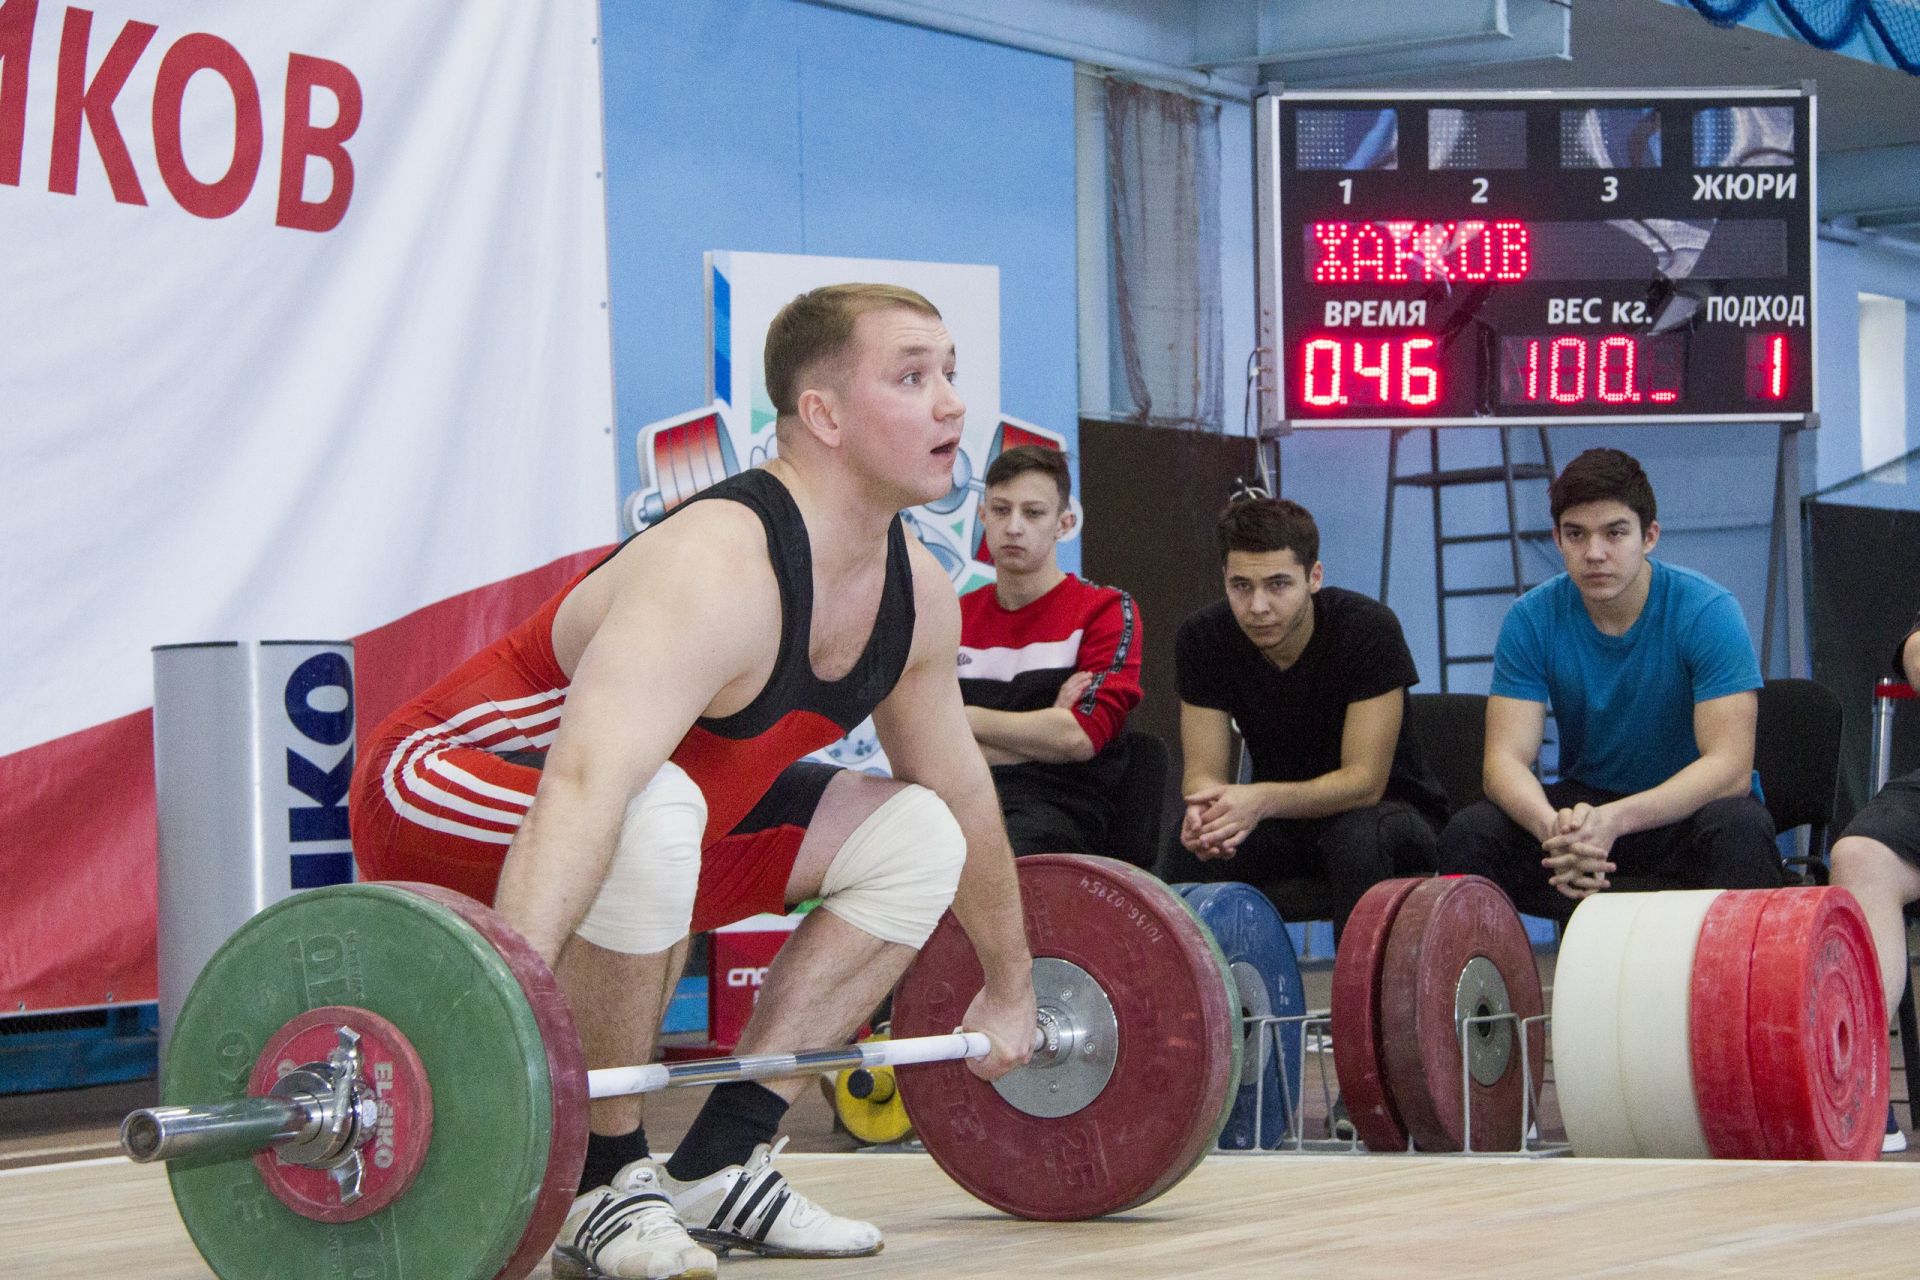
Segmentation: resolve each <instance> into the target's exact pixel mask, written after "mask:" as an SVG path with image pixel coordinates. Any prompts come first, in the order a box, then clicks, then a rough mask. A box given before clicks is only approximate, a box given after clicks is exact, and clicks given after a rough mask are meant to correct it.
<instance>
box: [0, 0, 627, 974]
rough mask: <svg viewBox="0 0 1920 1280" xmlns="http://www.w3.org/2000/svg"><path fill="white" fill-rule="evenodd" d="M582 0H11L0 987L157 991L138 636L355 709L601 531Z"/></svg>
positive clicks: (483, 621)
mask: <svg viewBox="0 0 1920 1280" xmlns="http://www.w3.org/2000/svg"><path fill="white" fill-rule="evenodd" d="M598 16H599V14H598V7H597V6H596V5H594V4H591V3H584V2H581V0H573V2H570V3H554V4H514V3H504V2H502V3H479V4H474V3H462V2H461V0H390V2H389V3H385V4H364V3H349V2H348V0H314V2H313V3H307V4H300V5H279V4H271V5H269V4H258V3H242V2H241V0H206V2H203V3H196V4H192V5H184V4H166V3H161V0H90V7H87V8H80V7H78V6H68V5H63V4H55V3H52V0H0V621H3V622H4V625H0V672H4V673H5V677H4V679H0V884H5V885H6V886H7V900H8V905H7V908H6V909H5V910H4V911H0V1009H4V1010H6V1011H9V1012H10V1011H13V1010H15V1009H27V1010H32V1009H44V1008H53V1007H64V1006H71V1005H81V1004H100V1003H106V1002H115V1001H118V1002H126V1001H131V1000H141V999H146V998H150V997H151V995H152V994H153V986H154V978H153V950H154V934H153V919H154V887H153V868H154V846H153V841H154V792H153V758H152V733H151V720H150V718H149V717H148V716H147V715H146V713H145V709H146V708H147V707H148V706H149V705H150V704H151V701H152V697H153V693H152V689H153V683H152V681H153V675H152V671H153V667H152V660H151V657H150V655H149V650H150V648H151V647H152V646H153V645H156V644H168V643H179V642H196V641H210V640H252V639H287V640H302V639H304V640H313V639H342V640H345V639H356V638H357V639H358V640H360V641H361V642H362V644H363V652H366V653H368V654H369V655H370V656H372V657H373V658H374V660H373V661H370V662H369V664H368V665H369V670H368V673H367V675H368V679H367V680H366V681H363V682H362V693H363V694H364V693H365V691H366V689H367V687H368V686H369V685H372V684H375V683H378V684H379V685H380V686H381V687H380V696H379V698H378V699H377V700H375V701H376V702H377V703H378V705H369V704H368V700H367V699H365V698H364V697H363V699H362V706H363V708H364V709H365V710H366V713H367V714H368V715H370V716H372V717H373V718H376V719H377V718H378V715H379V714H381V713H384V711H385V710H387V709H388V708H390V707H391V706H392V705H393V704H394V703H395V702H396V701H397V700H398V699H399V698H400V697H402V696H405V694H404V693H403V692H401V691H400V689H399V686H401V685H403V684H405V685H406V686H408V687H407V689H406V691H405V692H412V691H415V690H417V689H418V688H420V687H422V686H424V684H425V683H426V682H427V681H428V680H430V679H431V678H433V677H434V676H435V675H438V674H439V673H440V672H442V671H444V670H445V669H446V668H447V667H449V666H451V665H452V664H453V663H454V662H456V661H457V660H458V657H459V656H460V654H461V653H462V652H464V651H469V650H470V649H471V647H472V644H473V642H474V636H475V633H481V634H490V633H491V632H493V631H497V630H498V629H499V628H500V627H501V626H503V625H505V623H506V622H510V621H512V620H513V619H514V618H515V617H517V616H519V615H520V614H521V613H524V612H525V611H528V610H530V609H531V608H532V607H533V606H534V605H535V604H537V603H538V600H539V597H540V596H541V595H542V594H544V593H545V592H547V591H550V590H552V589H553V587H554V586H555V585H557V580H556V575H558V574H561V573H564V572H566V571H569V570H570V568H571V567H572V566H573V564H574V563H575V562H576V561H577V560H578V559H579V556H578V553H581V552H583V551H585V550H586V549H588V548H592V547H596V546H601V545H604V544H606V543H608V542H610V541H612V540H613V538H614V536H615V532H616V530H615V528H614V521H613V520H612V519H611V518H610V513H611V511H612V509H613V501H612V500H613V498H614V497H615V494H614V492H613V486H612V485H611V484H610V483H609V479H608V470H609V468H608V462H609V461H610V459H611V457H612V438H611V437H612V424H613V396H612V372H611V356H610V350H609V334H608V323H607V271H606V213H605V198H604V194H603V190H602V188H603V185H604V184H603V182H602V175H601V166H602V160H601V133H602V129H601V110H600V50H599V45H598V42H597V34H598V29H597V23H598ZM370 638H372V639H371V640H370ZM373 641H377V643H373ZM410 663H411V664H413V665H417V666H418V667H419V668H420V669H419V670H413V669H412V668H411V667H410V665H409V664H410ZM344 776H345V774H344V771H340V772H339V777H338V778H336V777H334V776H333V775H327V774H320V775H317V777H316V778H310V779H309V784H310V788H311V790H312V791H313V792H314V793H315V794H314V795H313V797H312V798H313V799H314V800H315V803H317V804H322V805H332V806H336V807H337V806H338V805H339V804H340V803H341V802H342V798H343V785H344V784H343V783H342V782H341V779H343V778H344ZM336 792H340V793H342V794H336ZM237 803H244V799H241V800H238V801H237ZM209 852H210V854H213V855H215V856H218V855H219V854H220V852H221V851H217V850H210V851H209Z"/></svg>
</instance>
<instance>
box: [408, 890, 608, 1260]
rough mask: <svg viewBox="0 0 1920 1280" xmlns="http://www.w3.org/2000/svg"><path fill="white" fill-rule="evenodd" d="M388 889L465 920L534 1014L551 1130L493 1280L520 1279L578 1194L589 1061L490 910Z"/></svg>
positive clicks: (449, 896) (535, 968) (548, 983)
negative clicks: (542, 1169) (536, 1180)
mask: <svg viewBox="0 0 1920 1280" xmlns="http://www.w3.org/2000/svg"><path fill="white" fill-rule="evenodd" d="M386 883H388V884H390V885H392V886H393V887H394V888H398V889H407V890H410V891H412V892H414V893H417V894H419V895H420V896H422V897H424V898H431V899H432V900H433V901H435V902H438V903H440V904H441V905H443V906H445V907H448V908H450V909H451V910H452V911H453V912H454V913H455V914H457V915H458V916H459V917H460V918H461V919H463V920H465V921H466V922H467V923H468V924H469V925H472V926H473V928H474V929H475V930H476V931H477V932H478V933H479V934H480V935H481V936H482V937H484V938H486V940H487V941H489V942H491V943H492V944H493V946H494V949H495V950H496V951H498V952H499V953H500V955H501V956H502V958H504V959H505V960H506V962H507V965H508V967H509V968H511V969H512V970H513V973H514V976H515V977H517V978H519V979H520V987H521V989H522V990H523V991H525V992H526V995H527V1003H528V1004H529V1005H530V1006H532V1008H533V1016H534V1021H535V1022H537V1023H538V1024H539V1027H540V1038H541V1040H542V1041H544V1042H545V1045H546V1050H547V1078H548V1079H549V1080H550V1081H552V1087H553V1131H552V1135H551V1137H550V1138H549V1140H548V1146H547V1176H546V1180H545V1181H544V1182H542V1183H541V1185H540V1194H539V1196H538V1198H537V1199H536V1200H535V1201H534V1206H533V1213H532V1215H531V1216H530V1217H529V1218H528V1219H527V1229H526V1231H525V1232H524V1233H522V1235H521V1237H520V1243H519V1244H518V1245H517V1246H515V1248H514V1251H513V1254H512V1255H511V1256H510V1257H509V1258H508V1259H507V1265H506V1266H504V1267H502V1268H500V1271H499V1274H498V1276H496V1277H495V1280H522V1277H524V1276H526V1275H528V1274H530V1273H531V1272H532V1271H533V1269H534V1268H535V1267H537V1266H539V1265H540V1263H541V1261H542V1260H544V1259H545V1257H546V1254H547V1250H548V1249H549V1248H551V1247H552V1246H553V1241H554V1238H555V1237H556V1236H558V1235H559V1234H560V1224H561V1223H563V1222H565V1221H566V1220H567V1211H568V1210H569V1209H571V1208H572V1207H573V1200H574V1196H575V1195H576V1193H578V1191H579V1189H580V1170H581V1168H582V1167H583V1166H584V1165H585V1164H586V1162H587V1101H588V1100H587V1058H586V1052H585V1050H583V1049H582V1048H581V1047H580V1033H579V1031H577V1030H576V1029H575V1028H574V1025H573V1011H572V1010H571V1009H570V1008H568V1006H567V998H566V996H564V995H562V994H561V992H560V983H559V981H558V980H557V979H555V977H554V976H553V970H551V969H549V968H548V967H547V964H546V962H545V961H544V960H542V959H541V958H540V955H539V953H538V952H536V951H535V950H534V949H533V948H532V947H531V946H530V945H528V943H527V940H526V939H525V938H522V937H521V936H520V935H519V934H518V933H516V932H515V931H514V929H513V926H511V925H509V924H508V923H507V922H506V921H505V920H503V919H501V918H500V916H499V915H498V914H497V913H496V912H495V911H494V910H493V909H492V908H491V907H487V906H484V905H482V904H481V903H479V902H476V901H475V900H474V899H472V898H469V897H467V896H466V895H465V894H463V893H455V892H454V891H453V890H452V889H443V888H441V887H440V886H439V885H434V884H420V883H416V882H414V881H387V882H386Z"/></svg>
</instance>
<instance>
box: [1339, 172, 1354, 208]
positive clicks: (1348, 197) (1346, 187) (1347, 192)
mask: <svg viewBox="0 0 1920 1280" xmlns="http://www.w3.org/2000/svg"><path fill="white" fill-rule="evenodd" d="M1340 203H1341V204H1352V203H1353V179H1352V178H1342V179H1340Z"/></svg>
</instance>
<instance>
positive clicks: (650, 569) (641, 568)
mask: <svg viewBox="0 0 1920 1280" xmlns="http://www.w3.org/2000/svg"><path fill="white" fill-rule="evenodd" d="M663 610H664V611H667V612H669V613H671V614H673V615H676V616H679V617H681V618H683V619H684V620H685V622H686V624H687V626H688V627H690V628H692V629H694V630H697V631H705V630H709V629H716V628H717V629H719V630H731V629H734V628H740V629H744V634H748V635H759V634H766V633H768V632H769V631H770V632H771V633H773V634H775V635H777V634H778V631H779V624H780V585H779V581H778V580H777V579H776V578H775V577H774V573H773V564H772V561H771V560H770V559H769V558H768V554H767V535H766V530H765V528H764V526H762V525H761V523H760V518H759V517H758V516H756V515H755V514H754V513H753V511H752V510H751V509H750V508H748V507H746V506H744V505H742V504H741V503H738V502H730V501H726V500H724V499H707V500H703V501H700V502H696V503H694V504H693V505H692V506H690V507H688V508H687V509H686V510H684V511H679V512H676V513H675V514H674V516H673V518H672V519H670V520H667V521H664V522H663V523H661V524H659V525H657V526H655V527H654V528H651V529H648V530H646V531H645V532H643V533H641V534H639V535H638V536H636V537H634V538H630V539H628V541H627V543H626V545H625V546H623V547H621V548H620V550H619V551H617V552H615V553H614V555H613V558H612V559H610V560H609V561H607V563H605V564H603V565H601V566H600V568H598V569H596V570H595V571H594V572H593V573H590V574H588V575H587V577H586V578H585V579H584V580H582V581H581V583H580V584H579V585H578V586H577V587H575V588H574V589H573V591H572V592H570V593H569V594H568V596H567V599H566V600H565V601H564V602H563V603H562V604H561V606H560V611H559V613H558V614H557V615H556V616H555V617H554V623H553V648H554V656H555V658H556V659H558V660H559V662H560V665H561V668H562V669H563V670H565V671H569V672H570V671H572V669H573V664H574V661H575V660H576V659H577V658H578V656H579V655H580V654H581V653H582V652H583V651H584V650H585V649H586V646H587V644H588V642H589V641H591V640H592V639H593V637H594V636H595V635H596V634H597V633H598V632H599V631H600V630H601V629H602V627H604V626H606V625H608V624H609V623H610V622H613V623H615V624H616V625H617V623H618V619H619V618H620V617H621V616H622V615H625V614H633V613H658V612H661V611H663ZM724 639H725V637H723V636H714V637H712V638H711V643H714V644H719V643H721V642H722V641H723V640H724Z"/></svg>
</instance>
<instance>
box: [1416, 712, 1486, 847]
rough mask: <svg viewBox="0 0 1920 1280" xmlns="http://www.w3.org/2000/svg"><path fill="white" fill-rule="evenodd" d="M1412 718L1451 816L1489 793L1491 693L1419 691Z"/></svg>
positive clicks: (1422, 751)
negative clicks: (1485, 773)
mask: <svg viewBox="0 0 1920 1280" xmlns="http://www.w3.org/2000/svg"><path fill="white" fill-rule="evenodd" d="M1407 723H1408V724H1409V725H1410V726H1411V727H1412V729H1413V736H1414V739H1415V740H1416V741H1417V742H1418V743H1419V744H1420V753H1421V754H1422V755H1424V756H1425V757H1426V760H1427V767H1428V768H1429V769H1432V770H1433V776H1434V778H1435V779H1436V780H1438V782H1439V783H1440V789H1441V790H1442V791H1445V792H1446V793H1447V816H1448V817H1452V816H1453V815H1454V814H1456V813H1458V812H1460V811H1461V810H1462V809H1464V808H1466V807H1467V806H1468V805H1470V804H1473V803H1475V802H1477V801H1479V800H1481V799H1483V798H1485V795H1486V792H1485V790H1484V789H1483V787H1482V774H1481V761H1482V758H1483V757H1484V756H1485V755H1486V751H1487V695H1486V694H1484V693H1414V694H1409V695H1408V696H1407Z"/></svg>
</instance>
